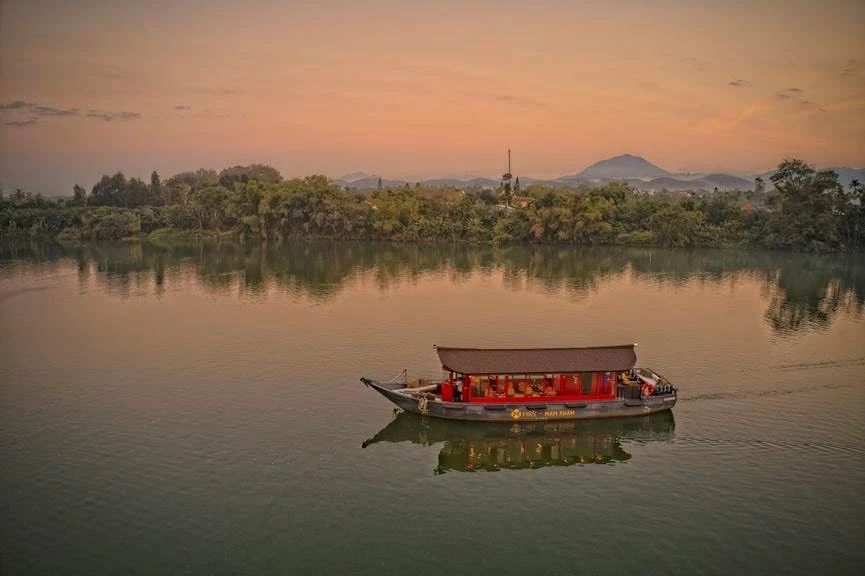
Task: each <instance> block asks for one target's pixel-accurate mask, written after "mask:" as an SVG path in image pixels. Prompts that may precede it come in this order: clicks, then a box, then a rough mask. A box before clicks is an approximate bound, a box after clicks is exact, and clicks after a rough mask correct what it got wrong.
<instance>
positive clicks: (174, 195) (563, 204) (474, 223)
mask: <svg viewBox="0 0 865 576" xmlns="http://www.w3.org/2000/svg"><path fill="white" fill-rule="evenodd" d="M0 237H2V238H48V239H53V240H57V241H59V242H65V243H77V242H86V241H94V240H96V241H100V240H119V239H125V238H147V239H149V240H151V241H153V242H158V243H160V242H161V243H171V242H187V241H197V240H208V239H239V240H241V241H247V240H281V239H291V238H329V239H342V240H387V241H397V242H468V243H495V244H526V243H536V244H572V245H626V246H657V247H674V248H678V247H712V248H726V247H742V248H771V249H790V250H804V251H814V252H828V251H858V250H862V249H863V248H865V186H863V185H862V183H860V182H857V181H854V182H853V183H852V184H851V185H850V187H849V188H846V189H845V188H844V187H843V186H842V185H841V184H840V183H839V181H838V176H837V175H836V174H835V173H834V172H832V171H817V170H815V169H814V168H813V167H811V166H809V165H808V164H806V163H805V162H802V161H801V160H784V161H783V162H781V164H780V165H779V166H778V169H777V171H776V172H775V173H774V174H773V175H772V176H771V178H770V182H769V185H768V186H767V184H766V183H764V182H763V181H762V180H761V179H757V181H756V183H755V187H754V190H742V191H717V190H716V191H714V192H698V193H694V192H668V191H660V192H656V193H645V192H641V191H638V190H635V189H633V188H631V187H629V186H628V185H627V184H625V183H623V182H611V183H607V184H603V185H595V186H581V187H578V188H573V189H560V188H549V187H546V186H542V185H533V186H528V187H526V188H525V189H523V190H520V189H519V188H518V187H516V188H513V189H512V188H511V187H510V184H509V183H508V184H506V185H505V186H502V187H500V188H499V189H497V190H490V189H481V188H468V189H457V188H453V187H445V188H431V187H424V186H422V185H420V184H418V185H406V186H404V187H399V188H378V189H375V190H368V191H355V190H350V189H343V188H340V187H339V186H337V185H335V184H334V183H333V182H332V181H330V180H329V179H328V178H326V177H325V176H309V177H306V178H302V179H291V180H285V179H283V177H282V175H280V174H279V172H278V171H277V170H276V169H274V168H272V167H270V166H265V165H261V164H253V165H250V166H235V167H232V168H226V169H224V170H222V171H221V172H216V171H215V170H203V169H202V170H198V171H196V172H183V173H180V174H177V175H175V176H172V177H171V178H169V179H168V180H166V181H165V182H163V181H162V180H161V178H160V176H159V174H158V173H157V172H153V174H152V175H151V178H150V183H149V184H148V183H146V182H144V181H142V180H140V179H137V178H132V179H127V178H126V177H125V176H124V175H123V174H122V173H120V172H118V173H116V174H114V175H113V176H108V175H105V176H103V177H102V179H101V180H100V181H99V182H97V183H96V185H94V186H93V189H92V190H91V191H90V192H89V193H88V192H87V191H86V190H85V189H84V188H82V187H81V186H78V185H76V186H75V187H74V189H73V196H71V197H64V198H55V199H49V198H45V197H43V196H39V195H32V194H29V193H27V192H25V191H22V190H16V191H15V192H13V193H11V194H4V193H2V192H0Z"/></svg>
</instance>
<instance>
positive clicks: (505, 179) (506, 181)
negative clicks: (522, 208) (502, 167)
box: [502, 148, 514, 206]
mask: <svg viewBox="0 0 865 576" xmlns="http://www.w3.org/2000/svg"><path fill="white" fill-rule="evenodd" d="M513 177H514V176H513V174H511V149H510V148H508V171H507V172H505V173H504V174H502V194H503V195H504V197H505V206H509V205H510V203H511V179H512V178H513Z"/></svg>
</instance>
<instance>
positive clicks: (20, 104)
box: [0, 100, 35, 110]
mask: <svg viewBox="0 0 865 576" xmlns="http://www.w3.org/2000/svg"><path fill="white" fill-rule="evenodd" d="M31 106H35V104H34V103H33V102H24V101H23V100H15V101H14V102H9V103H8V104H0V110H21V109H23V108H30V107H31Z"/></svg>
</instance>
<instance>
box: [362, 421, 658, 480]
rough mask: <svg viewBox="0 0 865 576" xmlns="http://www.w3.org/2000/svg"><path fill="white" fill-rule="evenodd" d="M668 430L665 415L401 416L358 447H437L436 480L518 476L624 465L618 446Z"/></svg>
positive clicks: (623, 453) (652, 438) (626, 456)
mask: <svg viewBox="0 0 865 576" xmlns="http://www.w3.org/2000/svg"><path fill="white" fill-rule="evenodd" d="M674 429H675V421H674V419H673V414H672V413H671V412H662V413H659V414H653V415H651V416H644V417H641V418H623V419H616V420H596V421H582V422H530V423H518V424H509V423H508V424H500V423H496V424H484V423H480V422H457V421H449V420H438V419H433V418H423V417H420V416H416V415H414V414H409V413H406V412H402V413H400V414H399V415H398V416H397V417H396V418H395V419H394V420H393V421H392V422H391V423H390V424H388V425H387V426H385V427H384V428H383V429H382V430H381V431H380V432H379V433H378V434H376V435H375V436H373V437H372V438H370V439H369V440H367V441H366V442H364V443H363V447H364V448H366V447H368V446H370V445H372V444H376V443H378V442H411V443H413V444H422V445H424V446H431V445H435V444H442V447H441V450H440V451H439V455H438V466H436V469H435V472H436V473H437V474H444V473H445V472H450V471H456V472H476V471H479V470H489V471H498V470H519V469H531V468H543V467H546V466H572V465H575V464H576V465H583V464H612V463H615V462H626V461H628V460H630V459H631V455H630V454H629V453H628V452H626V451H625V449H624V447H623V446H622V443H623V442H625V443H626V444H627V443H628V442H630V441H637V442H652V441H669V440H671V439H672V438H673V430H674Z"/></svg>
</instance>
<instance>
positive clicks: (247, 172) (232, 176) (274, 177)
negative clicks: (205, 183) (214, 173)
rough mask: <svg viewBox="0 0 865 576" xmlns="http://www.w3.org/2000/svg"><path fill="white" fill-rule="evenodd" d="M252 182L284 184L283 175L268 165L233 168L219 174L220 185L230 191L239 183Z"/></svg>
mask: <svg viewBox="0 0 865 576" xmlns="http://www.w3.org/2000/svg"><path fill="white" fill-rule="evenodd" d="M252 180H255V181H256V182H258V183H259V184H278V183H280V182H282V174H280V173H279V171H278V170H277V169H276V168H274V167H272V166H267V165H266V164H250V165H249V166H233V167H231V168H226V169H225V170H223V171H222V172H220V173H219V185H220V186H222V187H223V188H228V189H229V190H230V189H232V188H233V187H234V185H235V184H236V183H238V182H242V183H246V182H250V181H252Z"/></svg>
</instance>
